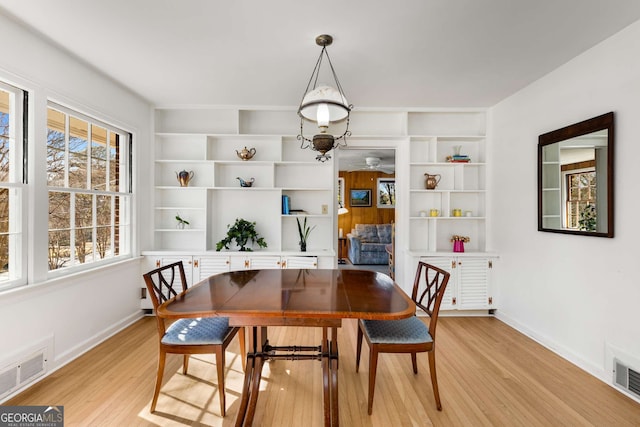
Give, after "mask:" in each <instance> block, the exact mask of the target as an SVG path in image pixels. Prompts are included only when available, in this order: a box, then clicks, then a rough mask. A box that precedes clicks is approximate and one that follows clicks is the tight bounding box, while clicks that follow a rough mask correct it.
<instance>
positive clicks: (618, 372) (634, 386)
mask: <svg viewBox="0 0 640 427" xmlns="http://www.w3.org/2000/svg"><path fill="white" fill-rule="evenodd" d="M613 363H614V371H613V377H614V381H615V384H616V385H617V386H619V387H622V388H623V389H625V390H627V391H629V392H631V393H633V394H634V395H636V396H637V397H640V372H638V371H635V370H633V369H631V368H629V367H628V366H625V365H624V364H622V363H621V362H620V361H619V360H617V359H614V361H613Z"/></svg>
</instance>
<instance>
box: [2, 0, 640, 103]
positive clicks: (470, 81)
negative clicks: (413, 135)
mask: <svg viewBox="0 0 640 427" xmlns="http://www.w3.org/2000/svg"><path fill="white" fill-rule="evenodd" d="M0 12H1V13H5V14H7V15H9V16H13V17H15V18H16V19H17V20H19V21H22V22H24V23H25V24H26V25H28V26H30V27H32V28H34V29H35V30H34V31H37V32H40V33H41V34H42V35H44V36H45V37H47V38H49V39H50V40H52V41H53V42H54V43H56V44H58V45H59V46H62V47H63V48H65V49H66V50H68V51H69V52H71V53H72V54H73V55H75V56H77V57H80V58H82V59H83V60H84V61H86V62H88V63H89V64H91V65H92V66H94V67H95V68H97V69H99V70H102V71H103V72H104V73H105V74H107V75H109V76H110V77H112V78H113V79H114V80H116V81H119V82H121V83H122V84H123V85H124V86H126V87H128V88H130V89H131V90H133V91H134V92H136V93H138V94H140V95H141V96H142V97H144V98H145V99H147V100H148V101H150V102H151V103H153V104H156V105H179V104H209V105H244V106H263V105H264V106H296V105H298V103H299V102H300V99H301V97H302V92H303V91H304V89H305V87H306V84H307V80H308V79H309V76H310V74H311V71H312V69H313V66H314V64H315V61H316V59H317V57H318V55H319V53H320V48H319V47H318V46H316V44H315V41H314V40H315V37H316V36H317V35H319V34H323V33H328V34H331V35H333V36H334V39H335V40H334V43H333V45H332V46H331V47H330V48H329V54H330V56H331V59H332V61H333V64H334V66H335V69H336V71H337V73H338V76H339V78H340V82H341V84H342V86H343V88H344V90H345V94H346V96H347V98H348V99H349V101H350V102H351V103H353V104H354V106H355V108H356V110H357V109H358V107H490V106H492V105H494V104H496V103H497V102H499V101H500V100H502V99H504V98H505V97H507V96H509V95H510V94H512V93H514V92H515V91H517V90H519V89H520V88H522V87H524V86H526V85H527V84H529V83H531V82H532V81H534V80H536V79H538V78H540V77H542V76H543V75H545V74H546V73H548V72H550V71H551V70H553V69H555V68H557V67H558V66H560V65H561V64H563V63H565V62H567V61H568V60H570V59H571V58H573V57H575V56H576V55H578V54H580V53H581V52H583V51H585V50H587V49H589V48H590V47H592V46H593V45H595V44H597V43H598V42H600V41H602V40H604V39H605V38H607V37H609V36H611V35H612V34H614V33H616V32H617V31H619V30H621V29H622V28H624V27H625V26H627V25H629V24H630V23H632V22H634V21H636V20H638V19H640V1H638V0H399V1H389V0H350V1H340V0H326V1H324V2H308V1H307V2H305V1H301V0H273V1H259V0H233V1H225V2H223V1H213V0H182V1H179V0H92V1H86V0H0ZM25 54H27V55H28V54H29V53H28V52H25Z"/></svg>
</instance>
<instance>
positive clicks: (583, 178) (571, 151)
mask: <svg viewBox="0 0 640 427" xmlns="http://www.w3.org/2000/svg"><path fill="white" fill-rule="evenodd" d="M613 148H614V120H613V112H610V113H607V114H603V115H601V116H598V117H594V118H592V119H589V120H585V121H583V122H580V123H575V124H573V125H570V126H567V127H564V128H562V129H558V130H554V131H552V132H548V133H545V134H543V135H540V137H539V138H538V231H549V232H552V233H565V234H577V235H586V236H596V237H613Z"/></svg>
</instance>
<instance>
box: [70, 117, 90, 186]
mask: <svg viewBox="0 0 640 427" xmlns="http://www.w3.org/2000/svg"><path fill="white" fill-rule="evenodd" d="M88 135H89V124H88V123H87V122H85V121H84V120H80V119H77V118H75V117H72V116H70V117H69V187H71V188H87V161H88V156H87V152H88V146H89V142H88Z"/></svg>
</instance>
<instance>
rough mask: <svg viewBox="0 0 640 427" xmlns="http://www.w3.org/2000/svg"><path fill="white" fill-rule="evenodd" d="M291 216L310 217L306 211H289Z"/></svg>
mask: <svg viewBox="0 0 640 427" xmlns="http://www.w3.org/2000/svg"><path fill="white" fill-rule="evenodd" d="M289 215H308V213H307V211H305V210H304V209H289Z"/></svg>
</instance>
